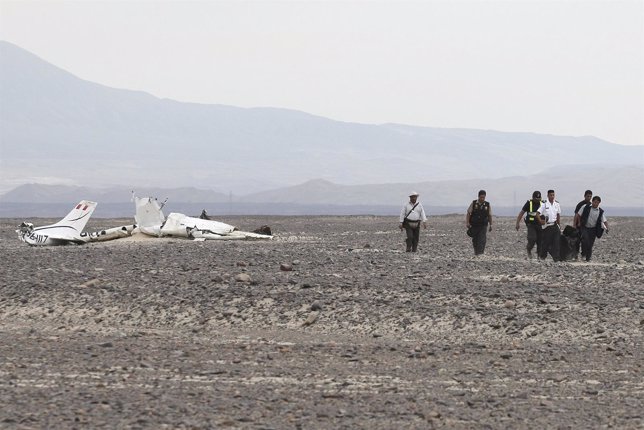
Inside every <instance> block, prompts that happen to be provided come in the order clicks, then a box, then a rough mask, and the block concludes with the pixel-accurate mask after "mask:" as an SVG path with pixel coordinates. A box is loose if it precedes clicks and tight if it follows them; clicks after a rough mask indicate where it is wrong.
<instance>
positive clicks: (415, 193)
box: [409, 191, 420, 197]
mask: <svg viewBox="0 0 644 430" xmlns="http://www.w3.org/2000/svg"><path fill="white" fill-rule="evenodd" d="M419 195H420V194H418V193H417V192H416V191H412V192H411V194H409V197H414V196H416V197H418V196H419Z"/></svg>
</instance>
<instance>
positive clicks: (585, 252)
mask: <svg viewBox="0 0 644 430" xmlns="http://www.w3.org/2000/svg"><path fill="white" fill-rule="evenodd" d="M596 238H597V229H596V228H595V227H593V228H586V227H582V228H581V256H582V257H586V261H590V258H591V257H592V256H593V245H594V244H595V239H596Z"/></svg>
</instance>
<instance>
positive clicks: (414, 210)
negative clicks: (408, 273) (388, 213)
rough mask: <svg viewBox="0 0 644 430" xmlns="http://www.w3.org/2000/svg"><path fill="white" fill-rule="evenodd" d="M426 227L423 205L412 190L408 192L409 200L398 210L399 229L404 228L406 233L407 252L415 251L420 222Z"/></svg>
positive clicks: (418, 237)
mask: <svg viewBox="0 0 644 430" xmlns="http://www.w3.org/2000/svg"><path fill="white" fill-rule="evenodd" d="M421 223H422V224H423V228H425V229H426V228H427V216H426V215H425V209H423V205H422V204H421V203H420V202H419V201H418V193H417V192H416V191H413V192H412V193H411V194H409V202H408V203H406V204H405V205H404V206H403V207H402V210H401V211H400V225H399V226H398V227H399V228H400V230H402V229H405V231H406V233H407V240H406V241H405V242H406V244H407V252H416V250H417V249H418V240H419V239H420V224H421Z"/></svg>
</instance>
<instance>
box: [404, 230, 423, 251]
mask: <svg viewBox="0 0 644 430" xmlns="http://www.w3.org/2000/svg"><path fill="white" fill-rule="evenodd" d="M405 232H406V233H407V240H406V241H405V243H406V244H407V252H410V251H411V252H416V250H417V249H418V240H419V239H420V224H418V227H416V228H411V227H408V226H407V225H405Z"/></svg>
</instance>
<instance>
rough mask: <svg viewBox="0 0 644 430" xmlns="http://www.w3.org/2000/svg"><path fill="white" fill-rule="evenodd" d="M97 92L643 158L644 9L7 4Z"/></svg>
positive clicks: (41, 46)
mask: <svg viewBox="0 0 644 430" xmlns="http://www.w3.org/2000/svg"><path fill="white" fill-rule="evenodd" d="M0 39H2V40H6V41H9V42H12V43H14V44H16V45H18V46H21V47H23V48H25V49H27V50H29V51H31V52H33V53H35V54H36V55H38V56H40V57H42V58H43V59H45V60H47V61H49V62H51V63H53V64H55V65H57V66H59V67H61V68H63V69H65V70H67V71H69V72H71V73H73V74H75V75H77V76H79V77H81V78H83V79H87V80H90V81H94V82H98V83H101V84H104V85H108V86H111V87H117V88H128V89H135V90H142V91H146V92H149V93H152V94H154V95H156V96H158V97H166V98H172V99H176V100H180V101H189V102H200V103H218V104H226V105H234V106H242V107H252V106H274V107H283V108H290V109H297V110H302V111H306V112H309V113H312V114H317V115H321V116H325V117H329V118H333V119H337V120H342V121H351V122H364V123H376V124H377V123H384V122H397V123H406V124H413V125H423V126H432V127H463V128H481V129H495V130H501V131H529V132H538V133H550V134H561V135H573V136H581V135H594V136H597V137H600V138H602V139H606V140H608V141H611V142H614V143H621V144H628V145H633V144H644V1H643V0H632V1H619V0H609V1H608V0H607V1H587V0H580V1H570V0H569V1H566V0H558V1H527V0H512V1H483V0H478V1H476V0H467V1H465V0H463V1H458V0H456V1H455V0H451V1H422V2H401V1H378V2H376V1H338V2H328V1H325V2H312V1H295V2H274V1H261V2H250V1H219V2H215V1H208V2H206V1H164V2H160V1H110V2H106V1H67V2H62V1H40V2H36V1H25V0H21V1H6V0H0Z"/></svg>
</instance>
